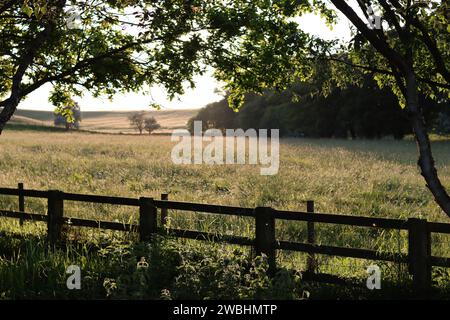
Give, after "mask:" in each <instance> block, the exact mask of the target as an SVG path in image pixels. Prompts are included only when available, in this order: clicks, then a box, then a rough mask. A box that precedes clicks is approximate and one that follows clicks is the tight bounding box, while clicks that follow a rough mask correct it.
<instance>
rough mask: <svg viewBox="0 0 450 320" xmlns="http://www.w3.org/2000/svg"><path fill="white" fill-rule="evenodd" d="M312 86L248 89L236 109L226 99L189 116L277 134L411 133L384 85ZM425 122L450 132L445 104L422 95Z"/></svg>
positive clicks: (214, 124) (222, 125)
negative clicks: (319, 90) (322, 89)
mask: <svg viewBox="0 0 450 320" xmlns="http://www.w3.org/2000/svg"><path fill="white" fill-rule="evenodd" d="M314 92H315V91H314V88H313V87H312V86H308V85H304V84H297V85H294V86H292V87H291V88H290V89H289V90H285V91H283V92H272V91H268V92H266V93H265V94H263V95H254V94H251V95H250V94H249V95H247V97H246V102H245V104H244V106H243V107H242V108H241V109H240V110H239V112H234V111H233V110H231V109H230V107H229V106H228V102H227V100H226V99H223V100H221V101H219V102H215V103H211V104H209V105H207V106H206V107H205V108H203V109H201V110H200V111H199V113H198V114H197V116H195V117H193V118H192V119H190V121H189V124H188V126H189V129H190V130H191V132H192V130H193V121H195V120H202V121H203V129H204V130H206V129H208V128H217V129H233V128H242V129H249V128H255V129H279V130H280V134H281V135H282V136H297V137H299V136H300V137H320V138H331V137H335V138H368V139H377V138H382V137H385V136H392V137H394V138H395V139H402V138H403V137H404V136H405V135H406V134H409V133H412V132H411V126H410V125H409V122H408V119H407V114H406V111H405V110H403V109H402V108H400V106H399V102H398V100H397V98H396V97H395V96H394V95H393V94H392V93H391V92H390V91H389V90H387V89H386V90H383V89H379V88H378V86H377V85H376V84H375V83H374V82H373V81H370V80H367V81H366V83H365V84H364V86H362V87H349V88H346V89H335V90H333V91H332V92H331V93H330V94H329V95H328V96H327V97H324V96H323V95H318V94H314ZM421 103H422V105H423V106H424V110H425V115H426V116H425V117H426V122H427V124H428V126H429V127H430V129H432V130H434V131H437V132H438V133H450V121H448V120H449V119H450V105H449V104H448V101H447V102H446V104H445V103H440V104H439V103H436V102H434V101H432V100H430V99H425V98H424V97H422V98H421Z"/></svg>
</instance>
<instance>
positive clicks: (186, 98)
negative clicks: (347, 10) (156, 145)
mask: <svg viewBox="0 0 450 320" xmlns="http://www.w3.org/2000/svg"><path fill="white" fill-rule="evenodd" d="M299 22H300V25H301V28H302V29H303V30H305V31H307V32H309V33H311V34H315V35H320V36H321V37H323V38H327V39H333V38H345V39H348V38H349V36H350V27H349V22H348V21H347V20H346V18H345V17H343V16H340V19H339V23H338V24H337V25H335V26H334V27H333V30H330V29H329V28H328V27H327V26H326V25H325V23H324V21H323V20H322V19H321V18H320V17H319V16H316V15H313V14H308V15H305V16H303V17H301V18H299ZM195 83H196V88H195V89H189V90H186V93H185V94H184V95H183V96H180V97H179V98H178V99H174V100H172V101H169V100H168V99H167V98H166V94H165V91H164V89H163V88H161V87H153V88H151V90H150V92H151V97H150V96H147V95H143V94H140V93H130V94H126V95H117V96H115V97H114V100H113V101H109V100H108V99H107V98H93V97H92V96H91V95H90V94H89V92H86V93H85V95H84V96H83V97H82V98H76V99H75V100H77V101H78V102H79V104H80V106H81V110H83V111H97V110H110V111H119V110H148V109H149V104H150V102H151V101H152V100H153V101H155V102H156V103H158V104H160V105H161V106H162V107H163V109H193V108H201V107H204V106H205V105H206V104H208V103H210V102H214V101H218V100H220V99H221V98H222V97H221V96H220V95H217V94H216V93H214V89H215V88H218V87H220V83H218V82H217V81H216V80H215V79H214V78H213V77H212V76H211V73H209V74H207V75H204V76H201V77H200V76H198V77H196V78H195ZM50 90H51V85H50V84H47V85H45V86H43V87H41V88H40V89H39V90H37V91H35V92H33V93H32V94H30V95H29V96H28V98H27V99H26V100H24V101H23V102H21V104H20V105H19V108H20V109H32V110H53V109H54V107H53V106H52V105H51V104H50V103H49V102H48V94H49V91H50Z"/></svg>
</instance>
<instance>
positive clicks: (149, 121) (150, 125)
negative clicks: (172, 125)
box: [144, 117, 161, 135]
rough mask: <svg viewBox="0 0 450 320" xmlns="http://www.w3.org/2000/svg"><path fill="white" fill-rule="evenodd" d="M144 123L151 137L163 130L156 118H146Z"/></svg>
mask: <svg viewBox="0 0 450 320" xmlns="http://www.w3.org/2000/svg"><path fill="white" fill-rule="evenodd" d="M144 122H145V123H144V129H145V130H146V131H147V132H148V134H149V135H151V134H152V132H153V131H155V130H158V129H159V128H161V126H160V125H159V123H158V121H156V119H155V117H150V118H146V119H145V121H144Z"/></svg>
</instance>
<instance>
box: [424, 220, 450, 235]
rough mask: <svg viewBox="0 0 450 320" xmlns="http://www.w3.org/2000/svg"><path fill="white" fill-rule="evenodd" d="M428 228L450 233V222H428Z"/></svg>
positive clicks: (431, 230)
mask: <svg viewBox="0 0 450 320" xmlns="http://www.w3.org/2000/svg"><path fill="white" fill-rule="evenodd" d="M428 230H429V231H430V232H435V233H446V234H450V224H449V223H440V222H428Z"/></svg>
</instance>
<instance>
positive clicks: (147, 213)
mask: <svg viewBox="0 0 450 320" xmlns="http://www.w3.org/2000/svg"><path fill="white" fill-rule="evenodd" d="M157 228H158V212H157V209H156V206H155V204H154V202H153V198H144V197H141V198H139V239H140V241H150V240H151V238H152V235H153V234H155V233H156V232H157Z"/></svg>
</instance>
